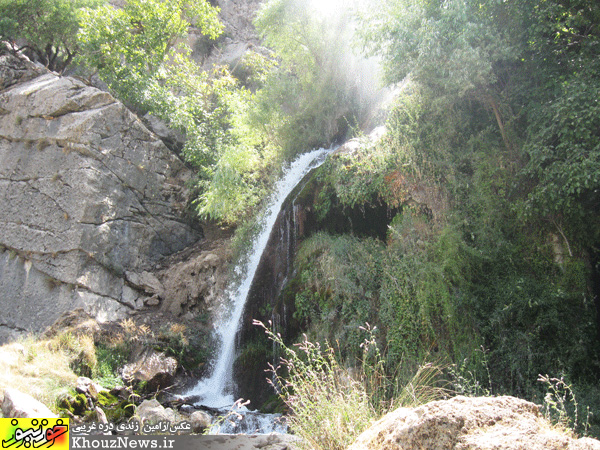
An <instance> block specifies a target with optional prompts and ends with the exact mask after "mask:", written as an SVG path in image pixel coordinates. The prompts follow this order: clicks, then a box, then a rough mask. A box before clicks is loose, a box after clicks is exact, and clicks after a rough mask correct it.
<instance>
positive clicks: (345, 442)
mask: <svg viewBox="0 0 600 450" xmlns="http://www.w3.org/2000/svg"><path fill="white" fill-rule="evenodd" d="M254 324H255V325H257V326H260V327H262V328H263V329H264V330H265V333H266V334H267V336H268V337H269V339H271V340H272V341H273V342H274V343H276V344H277V345H279V346H280V347H281V354H282V358H281V359H280V366H279V367H274V366H271V371H272V374H273V378H272V379H270V380H269V382H270V383H271V384H272V386H273V387H274V388H275V390H276V391H277V392H278V393H279V395H280V396H281V398H282V400H283V401H284V402H285V404H286V406H287V407H288V408H289V412H290V414H289V416H288V418H287V420H288V424H289V427H290V430H291V431H292V432H293V433H295V434H296V435H298V436H300V437H301V438H302V440H301V442H300V443H299V446H300V447H301V448H303V449H307V450H325V449H328V450H338V449H339V450H341V449H345V448H347V447H348V446H349V445H350V444H351V443H352V442H353V441H354V440H355V439H356V437H357V436H358V435H359V434H360V433H361V432H362V431H364V430H365V429H366V428H367V427H369V425H371V423H372V422H373V421H375V420H377V419H378V418H379V417H380V416H381V415H383V414H385V413H386V412H388V411H390V410H391V409H392V408H395V407H398V406H416V405H419V404H423V403H426V402H428V401H431V400H434V399H437V398H439V396H440V394H442V392H443V390H441V389H438V388H436V387H434V383H435V381H436V377H437V376H438V375H439V373H440V372H439V370H438V369H437V368H436V367H434V366H432V365H426V366H423V367H421V368H420V369H419V370H418V371H417V373H416V375H415V376H414V377H413V379H412V380H411V381H410V382H409V383H407V384H406V385H405V386H398V385H397V384H396V380H395V379H393V378H390V377H388V376H387V375H386V373H385V369H384V361H383V358H382V356H381V352H380V351H379V348H378V347H377V344H376V342H375V339H374V335H373V331H374V330H373V329H371V328H370V326H369V325H368V324H367V325H366V327H363V328H362V329H363V331H366V332H367V334H368V337H367V339H365V341H364V343H363V345H362V346H361V347H362V348H363V351H364V353H365V355H370V356H369V357H365V359H364V360H363V365H362V367H361V369H360V370H357V371H356V370H351V369H348V368H346V367H344V366H343V365H342V364H341V363H340V362H339V356H338V355H336V352H335V350H334V349H333V347H331V346H330V345H329V344H328V343H325V344H324V345H321V344H320V343H318V342H317V343H313V342H311V341H309V340H308V339H307V337H306V335H304V339H303V340H302V341H301V342H300V343H298V344H295V345H294V347H296V349H294V348H290V347H288V346H286V345H285V343H284V342H283V339H282V337H281V335H280V334H275V333H274V332H273V331H272V330H271V329H270V328H268V327H267V326H266V325H264V324H263V323H262V322H260V321H254ZM390 392H391V393H392V394H393V395H392V397H393V399H392V398H389V396H388V395H389V393H390Z"/></svg>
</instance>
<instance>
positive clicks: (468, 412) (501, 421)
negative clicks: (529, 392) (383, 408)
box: [348, 397, 600, 450]
mask: <svg viewBox="0 0 600 450" xmlns="http://www.w3.org/2000/svg"><path fill="white" fill-rule="evenodd" d="M424 448H426V449H429V450H449V449H453V450H467V449H468V450H492V449H494V450H500V449H515V450H516V449H522V450H547V449H569V450H575V449H581V450H583V449H590V450H592V449H600V441H596V440H594V439H588V438H585V439H575V438H574V437H573V436H572V435H571V434H570V433H568V432H566V431H565V430H562V429H560V428H558V427H555V426H552V425H551V424H550V423H549V422H548V421H547V420H546V419H544V418H543V417H542V416H541V414H540V412H539V408H538V406H537V405H535V404H533V403H530V402H527V401H525V400H520V399H518V398H514V397H454V398H452V399H450V400H443V401H436V402H431V403H428V404H426V405H423V406H420V407H417V408H399V409H397V410H395V411H393V412H391V413H389V414H387V415H386V416H384V417H383V418H382V419H380V420H379V421H378V422H376V423H375V424H374V425H373V426H371V427H370V428H369V429H367V430H366V431H365V432H363V433H362V434H361V435H360V436H359V437H358V438H357V440H356V441H355V442H354V443H353V444H352V445H351V446H350V447H349V448H348V450H367V449H368V450H384V449H385V450H413V449H414V450H421V449H424Z"/></svg>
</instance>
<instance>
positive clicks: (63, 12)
mask: <svg viewBox="0 0 600 450" xmlns="http://www.w3.org/2000/svg"><path fill="white" fill-rule="evenodd" d="M102 3H104V0H2V1H0V40H1V41H8V42H11V43H12V46H13V48H14V49H15V50H17V51H18V50H21V51H24V52H25V53H26V54H27V55H29V56H30V57H31V58H32V59H34V60H37V61H39V62H40V63H41V64H43V65H44V66H46V67H48V68H49V69H50V70H54V71H57V72H62V71H63V70H64V69H65V68H66V67H67V66H68V65H69V64H70V63H71V61H72V60H73V58H74V57H75V55H76V54H77V51H78V43H77V30H78V29H79V18H78V12H79V10H81V9H82V8H94V7H97V6H99V5H100V4H102Z"/></svg>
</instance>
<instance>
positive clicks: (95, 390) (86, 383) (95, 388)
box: [75, 377, 108, 401]
mask: <svg viewBox="0 0 600 450" xmlns="http://www.w3.org/2000/svg"><path fill="white" fill-rule="evenodd" d="M75 391H77V392H79V393H80V394H85V396H86V397H89V398H91V399H92V400H94V401H97V400H98V394H99V393H100V392H108V389H105V388H104V387H102V386H101V385H100V384H98V383H95V382H94V381H93V380H91V379H90V378H88V377H79V378H77V381H76V383H75Z"/></svg>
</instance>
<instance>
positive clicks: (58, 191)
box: [0, 52, 201, 343]
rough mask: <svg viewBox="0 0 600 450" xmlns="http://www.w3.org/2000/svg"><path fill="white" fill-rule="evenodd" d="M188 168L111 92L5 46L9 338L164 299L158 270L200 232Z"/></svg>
mask: <svg viewBox="0 0 600 450" xmlns="http://www.w3.org/2000/svg"><path fill="white" fill-rule="evenodd" d="M190 177H191V172H190V171H189V170H188V169H187V168H186V166H185V165H184V164H183V163H182V161H181V160H180V159H179V158H178V157H177V156H176V155H175V154H173V153H172V152H171V151H170V150H169V149H168V148H167V147H166V146H165V145H164V144H163V142H162V141H161V140H160V139H159V138H158V137H157V136H156V135H154V134H153V133H151V132H150V131H149V130H148V129H147V128H146V127H145V126H144V125H143V124H142V122H141V121H140V120H139V119H138V118H137V117H136V116H135V115H134V114H132V113H131V112H130V111H129V110H128V109H127V108H126V107H125V106H123V105H122V104H121V103H119V102H118V101H116V100H115V99H114V98H113V97H112V96H111V95H110V94H108V93H106V92H102V91H100V90H98V89H95V88H93V87H89V86H87V85H86V84H84V83H83V82H81V81H79V80H77V79H75V78H71V77H61V76H59V75H57V74H55V73H50V72H48V71H45V70H43V69H40V68H39V67H36V66H34V65H33V64H31V63H30V62H29V61H26V60H23V59H20V58H17V57H15V56H13V55H10V54H7V53H6V52H5V53H2V52H0V292H2V295H1V296H0V310H1V311H3V312H2V320H0V343H2V342H5V341H7V340H9V339H11V338H14V337H16V336H18V335H19V334H24V333H27V332H39V331H42V330H44V329H45V328H46V327H48V326H49V325H51V324H53V323H54V322H55V321H56V320H57V319H59V318H60V317H61V315H62V314H63V313H65V312H67V311H71V310H73V309H75V308H83V309H84V310H85V312H86V313H88V314H90V315H92V316H93V317H95V318H96V319H98V320H100V321H106V320H117V319H120V318H123V317H126V316H127V314H128V313H131V312H133V311H136V310H139V309H141V308H144V307H145V304H147V303H148V299H150V298H152V299H153V300H152V304H154V305H156V304H157V303H159V302H160V301H162V298H161V296H164V295H165V294H164V290H163V289H162V286H161V285H160V283H158V282H157V280H156V277H153V276H152V272H155V271H156V270H157V269H158V268H159V267H158V265H159V264H160V261H161V260H162V259H163V258H164V257H165V256H168V255H172V254H174V253H176V252H178V251H180V250H182V249H184V248H186V247H187V246H189V245H191V244H193V243H195V242H197V241H198V240H199V239H200V237H201V233H200V231H199V230H198V229H197V227H196V226H195V225H194V224H193V223H191V222H190V221H188V220H186V219H184V210H185V208H186V206H187V204H188V198H189V195H188V191H187V189H186V188H185V182H186V180H188V179H189V178H190ZM156 306H158V305H156Z"/></svg>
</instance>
